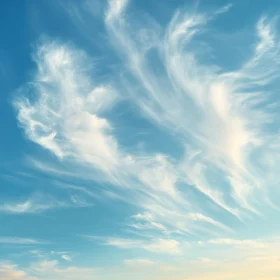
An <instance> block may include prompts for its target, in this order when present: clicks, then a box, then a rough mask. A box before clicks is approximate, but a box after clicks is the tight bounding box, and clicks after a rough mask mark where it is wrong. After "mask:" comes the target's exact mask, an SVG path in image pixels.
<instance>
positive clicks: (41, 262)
mask: <svg viewBox="0 0 280 280" xmlns="http://www.w3.org/2000/svg"><path fill="white" fill-rule="evenodd" d="M91 3H93V2H91V1H81V3H78V4H75V5H74V6H75V9H74V8H73V7H74V6H73V7H72V6H71V11H70V10H69V7H70V6H67V5H66V4H65V6H64V9H65V11H66V12H68V14H69V15H70V19H71V20H72V21H73V23H74V25H75V26H76V27H77V28H80V29H83V33H82V34H84V33H85V32H86V31H85V30H88V29H85V26H87V28H89V27H88V26H91V24H92V22H93V17H94V11H93V10H91V9H90V7H93V6H94V7H96V6H95V5H93V4H92V5H93V6H91ZM94 3H95V2H94ZM98 3H99V2H98ZM69 5H70V4H69ZM96 5H97V4H96ZM100 5H101V4H100ZM134 5H136V4H135V3H134V1H128V0H109V1H108V2H107V3H106V8H105V11H104V14H103V17H102V26H103V27H104V34H102V36H103V38H104V37H106V46H104V48H103V49H102V51H103V52H104V56H108V61H109V62H108V64H110V65H108V67H111V66H112V65H113V66H112V68H113V69H114V70H113V71H111V72H110V73H107V74H105V75H102V74H100V72H99V71H98V70H100V69H98V68H99V67H100V68H101V65H99V62H100V61H98V57H97V58H96V57H95V54H94V52H92V53H91V52H90V50H91V48H93V46H92V45H90V46H89V47H88V46H87V47H86V48H83V46H82V43H81V45H79V44H78V43H77V44H76V43H75V44H74V42H73V43H70V42H66V41H64V40H61V39H57V38H51V37H46V38H44V39H41V40H40V41H39V42H38V43H37V44H36V46H35V48H34V53H33V56H32V58H33V61H34V62H35V64H36V69H35V71H34V72H33V74H32V77H31V79H30V81H29V82H27V83H26V84H24V85H23V86H21V87H20V88H19V89H18V91H17V94H16V97H15V98H14V100H13V105H14V108H15V109H16V112H17V120H18V123H19V125H20V127H21V129H22V130H23V132H24V133H25V135H26V137H27V138H28V139H29V140H30V141H32V142H34V143H36V144H37V146H39V147H41V148H43V149H42V150H43V151H42V154H43V155H46V160H45V159H41V158H40V157H39V156H38V155H34V157H33V156H32V157H31V156H30V157H29V161H28V164H29V165H32V166H33V167H35V169H37V170H39V171H40V172H42V173H44V174H47V176H50V177H52V178H55V180H56V181H55V185H56V187H60V188H63V189H66V192H68V193H67V198H66V197H64V198H63V200H60V199H57V198H56V197H55V196H38V195H34V196H31V197H30V198H28V199H27V200H21V201H17V202H15V201H11V202H4V203H2V204H0V212H1V213H6V214H13V215H18V214H22V215H24V214H28V213H29V214H30V213H33V214H34V213H42V212H45V211H47V210H53V211H54V210H58V209H71V211H74V210H75V209H78V208H79V211H80V210H81V213H84V212H82V210H83V208H85V207H88V206H92V204H91V200H95V201H98V200H99V201H102V202H104V201H105V200H106V201H107V199H109V201H110V207H109V206H108V205H109V204H105V203H104V204H102V207H104V208H102V210H100V213H104V212H106V211H107V210H108V213H109V211H112V213H111V212H110V214H108V217H109V218H108V224H110V223H111V218H112V220H113V219H114V214H116V213H113V211H115V210H112V209H113V208H111V206H112V205H111V204H113V206H116V208H115V209H118V211H119V212H120V213H121V214H120V215H124V216H125V217H124V218H123V219H122V220H121V221H117V224H118V230H116V229H115V232H114V225H111V224H110V226H108V224H106V226H104V224H102V226H101V227H100V228H99V231H97V232H98V234H96V232H94V231H93V230H92V229H90V228H89V227H86V226H84V227H81V228H80V229H78V230H77V232H76V230H75V232H74V233H73V234H74V235H75V236H76V238H77V239H78V240H79V242H88V243H87V244H90V245H91V246H94V248H95V247H97V248H98V250H107V249H108V250H112V252H119V251H120V252H121V253H120V254H125V252H126V251H130V252H131V256H130V257H124V258H123V259H122V262H121V263H122V267H121V268H116V267H115V266H112V267H111V269H109V270H110V271H105V270H103V269H102V268H97V266H98V265H95V264H94V265H93V266H90V268H82V267H78V266H76V265H75V264H74V261H75V256H74V255H73V256H74V257H73V256H72V254H68V253H67V252H64V251H63V250H62V252H64V253H61V254H57V257H58V256H59V258H60V260H56V259H54V258H55V256H56V254H53V255H52V256H51V257H48V258H44V259H42V258H41V259H38V260H37V262H36V263H35V262H34V263H30V264H27V265H25V270H24V272H23V271H22V270H21V268H18V266H17V265H15V264H11V263H9V264H3V265H1V263H0V278H1V277H2V278H3V279H4V280H6V279H9V277H10V278H12V277H14V278H13V279H24V280H27V279H29V280H31V279H33V280H37V279H43V280H44V279H55V280H59V279H65V278H67V279H77V278H79V279H81V280H82V279H112V278H110V277H112V276H113V275H118V279H129V278H135V277H136V278H135V279H143V278H144V277H146V275H145V273H147V275H149V279H160V280H164V279H166V280H167V279H175V280H176V279H178V280H179V279H180V280H182V279H190V280H192V279H207V280H211V279H215V280H216V279H223V280H226V279H228V280H233V279H237V278H238V279H243V278H244V277H245V278H246V279H254V280H255V279H262V280H264V279H269V280H273V279H277V275H279V273H280V271H279V269H278V268H277V265H279V263H278V262H279V259H278V258H275V257H274V256H275V255H277V250H276V249H277V248H279V244H280V243H279V240H278V239H277V238H275V237H274V236H275V235H273V241H271V239H272V237H271V236H268V235H267V234H266V231H267V229H266V228H265V227H266V226H267V225H268V226H271V227H273V228H276V226H274V225H273V224H274V223H275V216H277V213H278V214H279V212H278V211H279V207H278V205H277V203H278V200H279V198H280V195H279V190H278V185H279V183H280V175H279V174H280V168H279V163H280V161H279V159H280V157H279V155H280V145H279V143H280V141H279V140H280V135H279V120H280V115H279V112H280V111H279V97H278V88H277V83H278V81H279V73H280V72H279V66H280V53H279V45H280V40H279V35H278V31H277V18H276V17H275V18H272V17H270V16H269V15H267V16H265V15H262V16H260V17H259V19H258V21H257V22H255V26H254V28H253V31H252V30H250V33H251V37H250V38H249V39H252V42H250V46H249V47H248V46H246V49H245V47H244V50H243V51H244V52H247V51H248V50H249V52H248V54H246V58H245V56H243V55H242V57H243V58H244V59H243V61H240V60H237V63H233V65H234V66H232V65H230V66H229V65H227V62H226V59H224V58H223V56H222V55H221V58H219V55H220V54H219V53H215V50H216V49H219V42H217V41H218V40H223V38H224V37H223V34H222V32H221V31H220V30H219V29H218V28H217V26H216V25H215V22H216V21H218V20H219V17H222V16H224V15H225V14H226V13H230V12H231V9H234V5H232V4H226V5H225V6H223V7H219V8H217V9H216V10H214V9H212V10H207V11H206V12H200V11H199V8H195V9H191V8H189V7H187V6H186V7H185V8H181V9H177V10H176V11H175V12H174V14H173V16H172V18H171V19H170V21H169V23H168V24H166V25H164V24H162V23H161V20H160V19H159V20H158V19H157V18H153V17H151V16H150V15H148V14H144V13H141V12H140V11H141V9H139V12H138V10H137V12H135V11H134V12H133V10H132V9H133V8H135V7H134ZM74 11H75V12H74ZM214 28H216V29H217V30H215V29H214ZM248 28H250V26H249V27H248ZM78 30H79V29H78ZM213 34H215V36H212V35H213ZM87 37H90V33H89V34H88V35H87ZM210 37H211V39H209V38H210ZM212 37H213V38H212ZM216 38H218V40H217V39H216ZM97 40H98V39H97ZM227 40H229V41H230V40H232V42H233V41H234V35H228V37H227ZM230 43H231V42H226V44H225V45H229V44H230ZM243 45H244V43H243V42H240V46H239V48H241V49H242V48H243ZM82 49H84V50H82ZM225 51H226V50H225ZM207 55H209V57H207ZM230 55H231V54H227V56H230ZM112 57H114V59H113V58H112ZM111 60H112V61H111ZM224 60H225V61H224ZM229 61H230V59H229ZM229 64H230V63H229ZM116 69H117V71H116ZM104 76H105V77H104ZM127 108H129V109H127ZM131 108H133V109H131ZM130 109H131V110H133V112H132V114H131V116H130V117H131V120H130V119H129V118H130V117H127V118H126V119H125V120H124V117H123V118H122V117H121V116H122V114H124V115H125V114H127V111H128V110H130ZM136 117H137V121H136ZM134 118H135V119H134ZM140 123H141V124H140ZM134 126H135V128H134ZM138 126H139V127H138ZM134 129H136V130H137V131H139V133H141V132H143V133H145V132H146V131H149V130H153V132H154V134H153V135H152V136H151V135H150V134H149V132H147V135H146V136H145V137H144V138H143V139H145V140H143V141H142V142H141V143H140V140H139V141H138V140H137V137H138V136H137V135H136V136H135V138H132V137H131V134H133V133H134V132H135V130H134ZM124 131H125V133H124ZM157 133H158V135H159V136H158V137H157V136H154V135H157ZM162 135H164V136H162ZM139 138H140V137H139ZM128 139H129V141H128ZM131 139H133V140H132V141H131ZM135 139H136V140H135ZM163 146H164V148H162V147H163ZM147 147H152V148H150V149H149V148H147ZM37 148H38V147H37ZM175 150H176V151H177V150H178V151H179V152H175ZM48 153H49V154H48ZM31 158H32V159H31ZM80 194H81V195H82V196H80ZM84 197H86V199H84ZM114 204H116V205H114ZM104 205H105V206H104ZM106 205H107V206H106ZM113 206H112V207H113ZM122 207H123V208H122ZM104 209H106V210H104ZM123 209H125V210H123ZM122 210H123V211H122ZM124 213H125V214H124ZM72 215H73V212H72ZM84 215H85V216H84V217H85V219H88V218H89V217H88V216H86V214H84ZM73 217H74V215H73ZM100 217H101V218H100V219H101V220H102V219H103V217H102V215H101V216H100ZM93 219H96V217H95V216H94V218H93ZM81 220H82V219H81ZM97 220H98V219H96V220H94V221H95V222H96V221H97ZM75 221H76V223H77V224H79V223H80V222H81V224H82V221H78V222H77V220H75ZM268 221H269V222H271V223H268ZM93 223H94V222H93ZM261 223H264V225H263V226H262V227H261V226H260V224H261ZM73 227H75V226H73ZM97 227H98V226H97ZM103 227H104V228H103ZM105 228H106V229H107V230H108V232H105V231H106V230H104V229H105ZM119 228H120V229H119ZM95 229H96V228H95ZM253 229H256V231H257V230H259V232H254V230H253ZM103 230H104V232H103ZM86 231H89V232H86ZM65 235H66V240H68V239H67V238H69V236H68V232H67V233H66V234H65ZM36 240H37V239H36ZM36 240H35V239H34V240H33V239H24V238H20V237H15V238H10V237H7V238H6V237H3V238H1V237H0V243H3V244H4V243H14V244H37V241H36ZM32 242H33V243H32ZM39 244H40V243H38V245H39ZM79 244H80V243H79ZM104 248H105V249H104ZM230 249H231V250H232V253H230ZM250 250H252V251H251V252H250ZM261 250H263V255H264V259H262V260H263V262H262V265H260V266H259V267H258V269H256V271H255V272H254V271H253V268H254V266H255V265H256V264H259V262H260V261H261V260H260V258H261ZM66 251H67V250H66ZM122 256H123V255H122ZM89 259H90V257H89ZM166 260H168V261H166ZM60 261H64V263H66V264H72V263H73V267H72V266H70V267H67V266H61V265H60ZM87 263H88V262H87ZM90 265H92V263H91V264H90ZM108 265H109V261H108ZM92 267H93V268H92ZM142 267H145V269H144V270H145V273H142V272H141V268H142ZM155 267H156V269H155ZM191 267H192V268H191ZM221 267H222V269H220V268H221ZM278 267H279V266H278ZM239 268H240V269H239ZM136 271H137V273H136ZM216 272H219V273H216ZM1 273H2V275H1ZM110 273H111V274H110ZM149 273H151V274H149ZM81 275H82V276H81ZM258 275H268V276H267V277H268V278H265V277H266V276H264V277H263V276H258ZM132 276H133V277H132ZM75 277H76V278H75ZM83 277H84V278H83ZM127 277H128V278H127ZM275 277H276V278H275ZM146 278H147V277H146ZM245 278H244V279H245Z"/></svg>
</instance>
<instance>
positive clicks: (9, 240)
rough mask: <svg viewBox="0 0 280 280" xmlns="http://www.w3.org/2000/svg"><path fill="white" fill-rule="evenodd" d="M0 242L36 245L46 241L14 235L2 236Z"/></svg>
mask: <svg viewBox="0 0 280 280" xmlns="http://www.w3.org/2000/svg"><path fill="white" fill-rule="evenodd" d="M0 243H2V244H20V245H36V244H44V243H45V242H43V241H39V240H36V239H32V238H23V237H13V236H0Z"/></svg>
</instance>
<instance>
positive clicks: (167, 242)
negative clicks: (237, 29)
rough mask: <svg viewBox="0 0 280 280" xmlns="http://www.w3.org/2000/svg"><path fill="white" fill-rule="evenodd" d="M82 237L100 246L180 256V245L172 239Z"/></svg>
mask: <svg viewBox="0 0 280 280" xmlns="http://www.w3.org/2000/svg"><path fill="white" fill-rule="evenodd" d="M83 237H84V238H86V239H88V240H90V241H93V242H99V244H100V245H106V246H113V247H117V248H120V249H143V250H146V251H150V252H154V253H166V254H175V255H177V254H181V249H180V243H179V242H178V241H176V240H173V239H162V238H155V239H153V240H143V239H142V240H141V239H127V238H114V237H108V238H104V237H97V236H83Z"/></svg>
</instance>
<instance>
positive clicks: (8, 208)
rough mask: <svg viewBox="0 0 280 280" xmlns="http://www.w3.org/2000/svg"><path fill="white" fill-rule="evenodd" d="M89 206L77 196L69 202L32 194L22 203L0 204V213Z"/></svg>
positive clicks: (35, 211)
mask: <svg viewBox="0 0 280 280" xmlns="http://www.w3.org/2000/svg"><path fill="white" fill-rule="evenodd" d="M89 205H90V204H88V203H86V202H85V201H83V200H82V199H81V198H79V197H78V196H72V197H71V200H69V201H66V200H65V201H62V200H57V199H55V198H54V197H52V196H50V195H44V194H39V193H37V194H34V195H32V196H30V198H29V199H27V200H25V201H22V202H14V201H11V202H5V203H3V204H2V205H1V204H0V212H5V213H9V214H26V213H31V214H35V213H41V212H44V211H47V210H51V209H57V208H65V207H85V206H89Z"/></svg>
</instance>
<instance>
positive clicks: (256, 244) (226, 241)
mask: <svg viewBox="0 0 280 280" xmlns="http://www.w3.org/2000/svg"><path fill="white" fill-rule="evenodd" d="M208 243H210V244H216V245H234V246H239V247H245V248H246V247H247V248H248V247H249V248H250V247H251V248H264V247H265V246H266V245H267V244H266V243H264V242H261V241H256V240H238V239H230V238H220V239H211V240H209V241H208Z"/></svg>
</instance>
